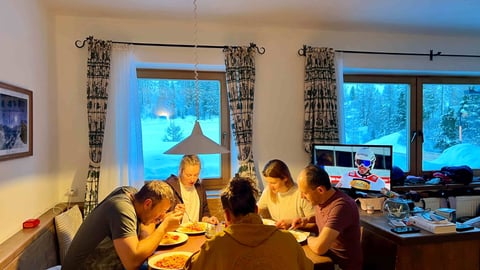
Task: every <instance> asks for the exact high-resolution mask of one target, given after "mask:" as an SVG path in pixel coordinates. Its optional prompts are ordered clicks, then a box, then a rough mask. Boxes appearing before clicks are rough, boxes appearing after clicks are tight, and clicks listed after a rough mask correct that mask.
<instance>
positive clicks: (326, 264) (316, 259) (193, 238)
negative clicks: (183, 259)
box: [155, 234, 334, 270]
mask: <svg viewBox="0 0 480 270" xmlns="http://www.w3.org/2000/svg"><path fill="white" fill-rule="evenodd" d="M206 240H207V238H206V237H205V235H203V234H201V235H189V236H188V241H187V242H186V243H184V244H181V245H178V246H173V247H159V248H158V249H157V251H156V252H155V253H165V252H170V251H190V252H196V251H198V250H200V247H201V246H202V244H203V243H204V242H205V241H206ZM302 247H303V250H304V251H305V254H306V255H307V257H308V258H309V259H310V260H311V261H312V262H313V264H314V270H333V269H334V266H333V263H332V260H331V259H330V258H329V257H327V256H319V255H317V254H315V253H313V251H312V250H311V249H310V248H309V247H308V246H307V245H306V244H304V245H302Z"/></svg>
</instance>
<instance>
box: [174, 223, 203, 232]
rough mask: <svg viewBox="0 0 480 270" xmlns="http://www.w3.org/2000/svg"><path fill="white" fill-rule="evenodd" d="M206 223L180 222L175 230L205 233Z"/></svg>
mask: <svg viewBox="0 0 480 270" xmlns="http://www.w3.org/2000/svg"><path fill="white" fill-rule="evenodd" d="M207 225H208V223H206V222H188V223H182V224H181V225H180V227H178V228H177V232H181V233H186V234H202V233H205V230H206V229H207Z"/></svg>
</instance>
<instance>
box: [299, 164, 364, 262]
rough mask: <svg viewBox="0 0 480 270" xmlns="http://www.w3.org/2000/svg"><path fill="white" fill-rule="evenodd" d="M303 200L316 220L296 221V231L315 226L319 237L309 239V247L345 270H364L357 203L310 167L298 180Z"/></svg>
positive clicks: (316, 167)
mask: <svg viewBox="0 0 480 270" xmlns="http://www.w3.org/2000/svg"><path fill="white" fill-rule="evenodd" d="M298 188H299V190H300V192H301V194H302V197H303V198H305V199H306V200H308V201H309V202H310V203H311V204H312V205H314V208H315V216H312V217H307V218H297V219H295V220H294V221H293V224H294V226H293V227H294V228H296V227H300V226H305V225H306V224H307V223H313V222H315V223H316V224H317V227H318V231H319V233H318V236H315V237H314V236H312V237H309V238H308V240H307V243H308V246H309V247H310V248H311V249H312V250H313V252H315V253H317V254H319V255H327V256H329V257H331V258H332V260H333V261H334V262H335V263H337V264H338V265H339V266H340V268H342V269H343V270H357V269H358V270H360V269H362V247H361V244H360V217H359V213H358V207H357V205H356V203H355V201H354V200H353V199H352V198H351V197H349V196H348V195H347V194H345V193H344V192H342V191H340V190H337V189H334V188H332V186H331V183H330V178H329V176H328V174H327V173H326V172H325V171H324V170H323V169H322V168H320V167H318V166H315V165H308V166H307V167H305V168H304V169H303V170H302V171H301V172H300V175H299V176H298Z"/></svg>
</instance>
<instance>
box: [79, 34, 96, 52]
mask: <svg viewBox="0 0 480 270" xmlns="http://www.w3.org/2000/svg"><path fill="white" fill-rule="evenodd" d="M92 39H93V36H88V37H86V38H85V39H84V40H83V41H81V40H77V41H75V46H76V47H77V48H79V49H80V48H83V47H85V43H86V42H87V41H92Z"/></svg>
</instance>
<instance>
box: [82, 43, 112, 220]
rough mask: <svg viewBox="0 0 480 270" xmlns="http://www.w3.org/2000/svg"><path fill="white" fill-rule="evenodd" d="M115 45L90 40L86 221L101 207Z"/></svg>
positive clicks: (84, 212) (84, 211)
mask: <svg viewBox="0 0 480 270" xmlns="http://www.w3.org/2000/svg"><path fill="white" fill-rule="evenodd" d="M111 52H112V42H111V41H104V40H97V39H90V40H89V43H88V62H87V66H88V67H87V114H88V141H89V148H90V151H89V156H90V163H89V166H88V175H87V183H86V186H85V208H84V210H83V214H84V215H83V216H84V217H86V216H87V215H88V214H89V213H90V212H91V211H92V210H93V208H95V206H97V204H98V179H99V178H100V161H101V160H102V147H103V136H104V130H105V118H106V114H107V101H108V93H107V86H108V82H109V76H110V56H111Z"/></svg>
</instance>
